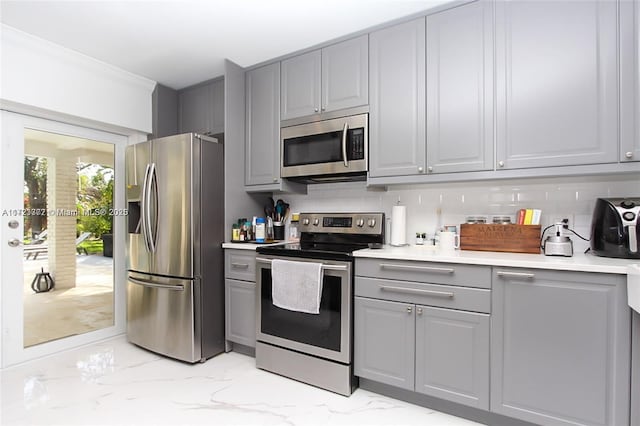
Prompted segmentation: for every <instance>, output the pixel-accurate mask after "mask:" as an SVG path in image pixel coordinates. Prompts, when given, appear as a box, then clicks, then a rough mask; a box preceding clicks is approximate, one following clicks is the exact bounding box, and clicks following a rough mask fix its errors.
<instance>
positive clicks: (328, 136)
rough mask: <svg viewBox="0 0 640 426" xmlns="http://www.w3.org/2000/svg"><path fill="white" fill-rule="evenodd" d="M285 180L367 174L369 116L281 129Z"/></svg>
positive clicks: (282, 173)
mask: <svg viewBox="0 0 640 426" xmlns="http://www.w3.org/2000/svg"><path fill="white" fill-rule="evenodd" d="M280 135H281V142H282V149H281V150H280V152H281V155H282V158H281V165H282V167H281V169H280V175H281V176H282V177H283V178H295V177H306V176H318V175H334V174H345V173H347V174H348V173H363V172H366V171H367V164H368V161H367V151H368V147H367V145H368V143H367V140H368V115H367V114H360V115H352V116H349V117H342V118H335V119H331V120H324V121H318V122H314V123H307V124H301V125H298V126H291V127H283V128H282V129H280Z"/></svg>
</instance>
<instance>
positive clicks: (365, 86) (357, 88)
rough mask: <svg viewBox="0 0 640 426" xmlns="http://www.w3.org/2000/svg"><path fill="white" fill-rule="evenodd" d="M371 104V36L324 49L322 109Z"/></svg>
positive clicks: (329, 109)
mask: <svg viewBox="0 0 640 426" xmlns="http://www.w3.org/2000/svg"><path fill="white" fill-rule="evenodd" d="M368 103H369V36H367V35H364V36H361V37H358V38H354V39H351V40H347V41H344V42H342V43H337V44H334V45H331V46H329V47H325V48H324V49H322V103H321V104H320V110H321V111H322V112H329V111H336V110H340V109H345V108H350V107H356V106H360V105H367V104H368Z"/></svg>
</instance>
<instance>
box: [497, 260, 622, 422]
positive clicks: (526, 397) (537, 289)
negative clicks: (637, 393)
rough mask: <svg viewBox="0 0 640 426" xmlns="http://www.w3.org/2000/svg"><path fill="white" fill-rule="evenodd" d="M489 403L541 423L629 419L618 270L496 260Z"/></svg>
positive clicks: (509, 412)
mask: <svg viewBox="0 0 640 426" xmlns="http://www.w3.org/2000/svg"><path fill="white" fill-rule="evenodd" d="M492 291H493V293H492V320H491V411H493V412H496V413H499V414H504V415H506V416H510V417H514V418H518V419H521V420H525V421H529V422H533V423H536V424H540V425H572V426H575V425H589V426H595V425H598V426H601V425H608V426H622V425H624V426H626V425H629V410H630V406H629V401H630V394H629V388H630V382H629V381H630V379H629V371H630V351H631V350H630V333H631V331H630V323H631V319H630V309H629V307H628V306H627V305H626V280H625V277H624V275H612V274H597V273H584V272H563V271H544V270H523V269H512V268H498V267H494V276H493V290H492Z"/></svg>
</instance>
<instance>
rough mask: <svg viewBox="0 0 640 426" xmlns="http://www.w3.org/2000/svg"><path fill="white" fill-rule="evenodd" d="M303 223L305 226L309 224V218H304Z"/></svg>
mask: <svg viewBox="0 0 640 426" xmlns="http://www.w3.org/2000/svg"><path fill="white" fill-rule="evenodd" d="M302 224H303V225H304V226H309V219H307V218H304V219H302Z"/></svg>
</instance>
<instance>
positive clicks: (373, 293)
mask: <svg viewBox="0 0 640 426" xmlns="http://www.w3.org/2000/svg"><path fill="white" fill-rule="evenodd" d="M355 294H356V296H363V297H371V298H374V299H384V300H392V301H395V302H407V303H415V304H419V305H425V306H437V307H442V308H451V309H460V310H465V311H474V312H484V313H490V312H491V290H485V289H479V288H470V287H457V286H446V285H437V284H426V283H417V282H408V281H394V280H383V279H378V278H365V277H356V280H355Z"/></svg>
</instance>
